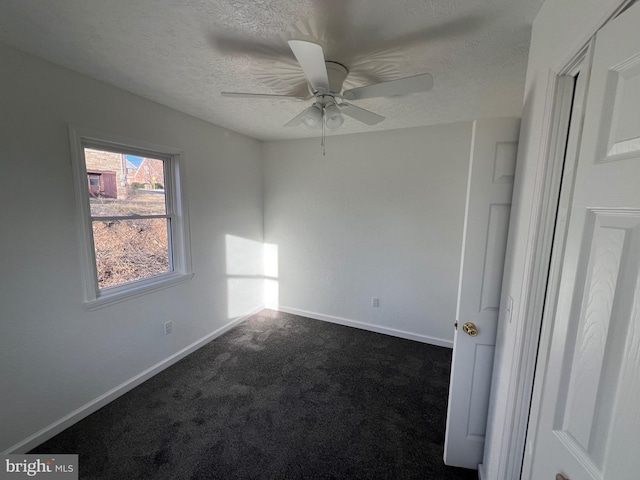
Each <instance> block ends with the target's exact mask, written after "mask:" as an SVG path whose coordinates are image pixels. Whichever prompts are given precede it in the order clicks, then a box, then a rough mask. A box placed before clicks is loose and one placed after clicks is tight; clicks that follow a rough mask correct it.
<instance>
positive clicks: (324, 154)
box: [320, 106, 326, 157]
mask: <svg viewBox="0 0 640 480" xmlns="http://www.w3.org/2000/svg"><path fill="white" fill-rule="evenodd" d="M324 120H325V118H324V106H323V107H322V141H321V142H320V145H322V156H323V157H325V156H326V152H325V146H324V144H325V141H324V139H325V137H324V128H325V125H324V124H325V121H324Z"/></svg>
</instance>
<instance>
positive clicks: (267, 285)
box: [264, 243, 279, 310]
mask: <svg viewBox="0 0 640 480" xmlns="http://www.w3.org/2000/svg"><path fill="white" fill-rule="evenodd" d="M278 287H279V285H278V245H275V244H273V243H265V244H264V305H265V307H266V308H272V309H274V310H277V309H278V304H279V302H278V299H279V289H278Z"/></svg>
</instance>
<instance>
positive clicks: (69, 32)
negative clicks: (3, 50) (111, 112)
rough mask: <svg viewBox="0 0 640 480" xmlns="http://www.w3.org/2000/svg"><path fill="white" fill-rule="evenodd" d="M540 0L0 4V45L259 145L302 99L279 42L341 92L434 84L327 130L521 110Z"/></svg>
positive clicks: (303, 133)
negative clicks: (297, 43)
mask: <svg viewBox="0 0 640 480" xmlns="http://www.w3.org/2000/svg"><path fill="white" fill-rule="evenodd" d="M542 3H543V0H393V1H390V0H135V1H132V0H54V1H43V0H2V1H0V42H3V43H6V44H8V45H10V46H13V47H15V48H17V49H19V50H23V51H25V52H28V53H32V54H34V55H37V56H39V57H41V58H44V59H47V60H49V61H51V62H53V63H57V64H60V65H63V66H66V67H68V68H71V69H73V70H76V71H78V72H81V73H84V74H86V75H89V76H91V77H94V78H97V79H100V80H102V81H104V82H107V83H110V84H112V85H115V86H117V87H120V88H123V89H125V90H128V91H130V92H133V93H135V94H138V95H140V96H142V97H145V98H148V99H151V100H153V101H156V102H158V103H161V104H164V105H167V106H169V107H172V108H174V109H176V110H180V111H182V112H185V113H188V114H190V115H193V116H195V117H199V118H201V119H204V120H207V121H209V122H211V123H214V124H216V125H219V126H222V127H224V128H227V129H230V130H234V131H237V132H241V133H244V134H246V135H249V136H251V137H254V138H257V139H260V140H276V139H291V138H305V137H313V136H318V135H319V133H318V132H317V131H314V130H309V129H308V128H306V127H305V126H304V125H301V126H298V127H293V128H283V127H282V125H284V124H285V123H286V122H287V121H289V120H290V119H291V118H292V117H294V116H295V115H297V114H298V113H299V112H301V111H302V110H303V109H304V108H305V107H307V106H308V105H310V104H311V103H312V101H308V102H301V101H295V100H271V99H259V100H256V99H238V98H225V97H222V96H221V95H220V92H222V91H237V92H256V93H277V94H300V93H302V94H307V93H308V90H307V87H306V83H305V80H304V76H303V73H302V70H301V69H300V67H299V66H298V64H297V63H296V61H295V58H294V56H293V54H292V53H291V51H290V50H289V48H288V46H287V43H286V41H287V40H288V39H292V38H295V39H306V40H312V41H315V42H317V43H320V44H321V45H322V46H323V48H324V52H325V58H326V59H327V60H332V61H336V62H339V63H341V64H343V65H345V66H346V67H347V68H348V69H349V71H350V73H349V76H348V77H347V80H346V82H345V88H349V87H355V86H361V85H368V84H371V83H376V82H379V81H386V80H393V79H395V78H400V77H405V76H410V75H416V74H419V73H424V72H429V73H431V74H432V75H433V77H434V82H435V86H434V88H433V89H432V90H431V91H429V92H426V93H417V94H412V95H405V96H399V97H393V98H381V99H368V100H360V101H358V102H354V103H355V104H357V105H358V106H360V107H363V108H366V109H369V110H372V111H374V112H376V113H378V114H380V115H383V116H385V117H386V120H385V121H384V122H382V123H380V124H378V125H375V126H373V127H371V126H366V125H364V124H361V123H358V122H357V121H355V120H353V119H350V118H347V119H346V121H345V124H344V125H343V126H342V127H341V129H340V130H339V131H338V132H336V133H354V132H364V131H375V130H388V129H396V128H405V127H413V126H421V125H433V124H441V123H448V122H454V121H466V120H473V119H479V118H487V117H502V116H519V115H520V113H521V108H522V101H523V89H524V78H525V68H526V60H527V52H528V48H529V37H530V30H531V24H532V22H533V18H534V17H535V14H536V13H537V11H538V9H539V8H540V6H541V5H542Z"/></svg>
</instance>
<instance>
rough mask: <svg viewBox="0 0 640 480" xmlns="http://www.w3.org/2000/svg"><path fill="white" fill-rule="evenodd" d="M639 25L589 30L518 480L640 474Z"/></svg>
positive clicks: (633, 17)
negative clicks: (591, 36) (547, 315)
mask: <svg viewBox="0 0 640 480" xmlns="http://www.w3.org/2000/svg"><path fill="white" fill-rule="evenodd" d="M639 25H640V4H637V5H635V6H634V7H631V8H630V9H629V10H627V11H626V12H625V13H623V14H622V15H621V16H620V17H618V18H616V19H615V20H613V21H611V22H610V23H609V24H607V25H606V26H605V27H604V28H603V29H602V30H601V31H600V32H599V33H598V35H597V36H596V42H595V49H594V56H593V63H592V71H591V77H590V85H589V92H588V94H587V95H588V96H587V103H586V109H585V120H584V129H583V134H582V141H581V147H580V154H579V157H578V167H577V171H576V178H575V186H574V193H573V199H572V200H571V207H570V210H569V212H568V213H569V215H570V217H569V222H568V227H567V228H568V229H567V236H566V245H565V252H564V259H563V263H562V271H561V278H560V284H559V290H558V292H557V295H558V298H557V308H556V312H555V315H554V318H553V319H551V320H550V322H552V323H550V324H549V325H545V328H550V329H551V332H552V334H551V336H550V341H548V342H547V343H546V345H545V344H544V343H543V344H542V348H541V353H540V358H539V360H538V365H539V367H538V372H537V377H536V383H537V385H536V389H538V388H539V389H540V392H541V393H540V403H539V406H538V409H537V410H534V411H533V412H532V413H534V417H535V418H537V424H536V425H530V427H529V435H530V436H531V440H530V441H529V442H528V443H529V445H528V446H527V460H526V462H525V469H524V471H523V478H529V479H535V480H538V479H540V480H543V479H555V478H559V479H561V478H567V479H570V480H587V479H589V480H591V479H603V480H632V479H638V478H640V410H639V409H638V403H639V401H640V28H639V27H638V26H639ZM562 214H563V212H560V215H562ZM540 382H541V383H540ZM534 417H532V418H534ZM557 475H558V476H557ZM556 476H557V477H556Z"/></svg>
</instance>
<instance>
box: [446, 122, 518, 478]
mask: <svg viewBox="0 0 640 480" xmlns="http://www.w3.org/2000/svg"><path fill="white" fill-rule="evenodd" d="M519 127H520V122H519V121H518V120H517V119H498V120H481V121H477V122H475V124H474V135H473V145H472V148H471V158H470V166H469V182H468V187H467V207H466V214H465V227H464V239H463V247H462V250H463V251H462V262H461V267H460V284H459V287H458V306H457V313H456V323H457V329H456V331H455V333H454V343H453V362H452V365H451V381H450V386H449V407H448V412H447V431H446V436H445V447H444V462H445V463H446V464H447V465H452V466H456V467H465V468H472V469H477V468H478V464H480V463H481V462H482V453H483V451H484V436H485V430H486V425H487V412H488V408H489V393H490V389H491V372H492V370H493V356H494V355H493V354H494V350H495V343H496V327H497V324H498V313H499V310H500V290H501V287H502V271H503V269H504V256H505V249H506V245H507V233H508V229H509V216H510V213H511V193H512V190H513V179H514V172H515V163H516V154H517V146H518V144H517V141H518V132H519ZM467 322H470V323H473V324H474V325H475V327H476V329H477V336H471V335H469V334H467V333H464V332H463V326H464V324H465V323H467Z"/></svg>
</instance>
